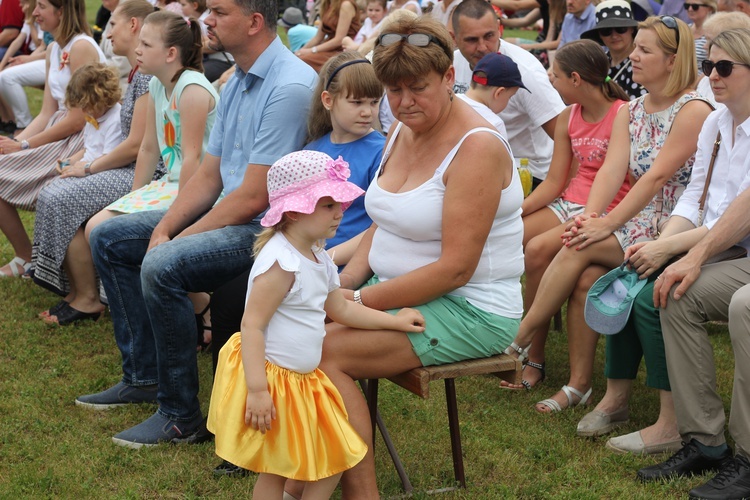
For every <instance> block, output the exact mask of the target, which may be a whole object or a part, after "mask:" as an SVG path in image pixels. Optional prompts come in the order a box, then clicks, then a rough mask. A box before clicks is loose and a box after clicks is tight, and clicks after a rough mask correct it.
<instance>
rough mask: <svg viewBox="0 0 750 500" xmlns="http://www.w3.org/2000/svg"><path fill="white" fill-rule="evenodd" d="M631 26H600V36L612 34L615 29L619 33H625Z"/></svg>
mask: <svg viewBox="0 0 750 500" xmlns="http://www.w3.org/2000/svg"><path fill="white" fill-rule="evenodd" d="M629 29H630V26H618V27H616V28H599V30H598V31H599V36H610V35H611V34H612V32H613V31H614V32H615V33H617V34H618V35H624V34H625V33H627V32H628V30H629Z"/></svg>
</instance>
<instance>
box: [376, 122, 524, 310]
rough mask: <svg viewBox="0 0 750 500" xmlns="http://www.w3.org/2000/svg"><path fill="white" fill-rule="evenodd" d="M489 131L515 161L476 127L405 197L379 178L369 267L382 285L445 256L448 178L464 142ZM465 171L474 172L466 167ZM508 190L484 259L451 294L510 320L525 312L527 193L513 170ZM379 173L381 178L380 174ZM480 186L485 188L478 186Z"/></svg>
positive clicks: (483, 253)
mask: <svg viewBox="0 0 750 500" xmlns="http://www.w3.org/2000/svg"><path fill="white" fill-rule="evenodd" d="M401 126H402V123H399V124H398V125H397V127H396V130H395V132H394V134H393V137H392V138H391V140H390V142H389V143H388V146H387V147H386V150H385V154H384V155H383V160H382V161H381V163H380V174H382V172H383V168H384V165H385V164H386V162H387V161H388V157H389V156H390V152H391V148H392V147H393V144H394V142H395V140H396V137H398V134H399V132H400V130H401ZM477 132H487V133H490V134H492V135H494V136H495V137H497V138H498V139H500V140H501V141H502V143H503V145H504V146H505V148H506V149H507V151H508V154H509V155H510V157H511V158H512V157H513V153H512V152H511V149H510V145H509V144H508V142H507V141H506V140H505V139H503V137H502V136H501V135H500V134H499V133H497V131H494V130H491V129H489V128H483V127H481V128H475V129H472V130H470V131H469V132H467V133H466V135H464V136H463V137H462V138H461V140H460V141H459V142H458V144H456V146H455V147H454V148H453V149H452V150H451V151H450V152H449V153H448V154H447V155H446V157H445V159H444V160H443V162H442V163H441V164H440V166H439V167H438V168H437V170H435V174H434V175H433V176H432V178H431V179H429V180H428V181H426V182H425V183H424V184H422V185H421V186H418V187H416V188H414V189H412V190H410V191H406V192H403V193H391V192H388V191H386V190H384V189H382V188H381V187H380V185H379V184H378V181H379V176H378V178H376V179H375V180H374V181H373V182H372V184H370V187H369V189H368V190H367V194H366V196H365V208H366V209H367V213H368V214H369V215H370V217H371V218H372V220H373V221H374V222H375V223H376V224H377V226H378V227H377V229H376V231H375V234H374V236H373V240H372V247H371V248H370V254H369V263H370V268H371V269H372V271H373V272H374V273H375V274H376V275H377V276H378V278H379V280H380V281H387V280H388V279H391V278H395V277H397V276H402V275H404V274H407V273H409V272H411V271H413V270H415V269H418V268H420V267H424V266H426V265H428V264H431V263H433V262H435V261H437V260H438V259H439V258H440V255H441V250H442V240H443V234H442V230H443V226H442V219H443V199H444V197H445V183H444V182H443V174H444V173H445V171H446V169H447V168H448V167H449V166H450V164H451V162H452V161H453V158H454V157H455V155H456V153H457V152H458V150H459V148H460V147H461V144H463V142H464V140H465V139H466V138H467V137H468V136H469V135H471V134H474V133H477ZM462 168H471V165H463V166H462ZM512 170H513V175H512V179H511V182H510V184H509V185H508V187H506V188H505V189H503V190H502V194H501V197H500V203H499V206H498V207H497V211H496V213H495V220H494V221H493V222H492V228H491V229H490V232H489V235H488V236H487V241H486V242H485V244H484V248H483V249H482V255H481V257H480V259H479V263H478V264H477V268H476V270H475V271H474V275H473V276H472V277H471V279H470V280H469V282H468V283H467V284H466V285H464V286H462V287H461V288H457V289H456V290H453V291H452V292H450V293H449V294H448V295H453V296H460V297H465V298H466V299H467V300H468V301H469V302H470V303H471V304H472V305H474V306H475V307H477V308H479V309H482V310H483V311H487V312H490V313H493V314H498V315H501V316H504V317H507V318H520V317H521V316H522V314H523V303H522V299H521V281H520V278H521V275H522V274H523V271H524V267H523V261H524V259H523V247H522V245H523V222H522V220H521V203H522V202H523V189H522V187H521V180H520V178H519V176H518V171H517V170H516V169H515V168H514V169H512ZM380 174H379V175H380ZM477 187H478V188H479V187H480V186H477Z"/></svg>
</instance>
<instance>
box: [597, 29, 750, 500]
mask: <svg viewBox="0 0 750 500" xmlns="http://www.w3.org/2000/svg"><path fill="white" fill-rule="evenodd" d="M708 48H709V54H710V56H709V58H708V59H706V60H705V61H703V73H704V74H705V75H706V77H707V78H708V79H709V80H710V82H711V87H712V88H713V90H714V94H715V96H716V101H717V102H719V103H722V104H724V105H725V106H726V107H725V108H722V109H721V110H718V111H716V112H715V113H712V114H711V116H709V117H708V118H707V119H706V121H705V123H704V124H703V128H702V130H701V132H700V136H699V138H698V152H697V154H696V161H695V165H694V166H693V172H692V177H691V179H690V184H688V186H687V188H686V189H685V192H684V193H683V194H682V196H680V199H679V201H678V202H677V205H676V206H675V209H674V210H673V211H672V214H671V217H670V219H669V222H668V224H667V225H666V226H665V227H664V230H663V231H662V232H661V235H660V236H659V239H657V240H654V241H648V242H639V243H635V244H634V245H632V246H631V247H629V248H628V249H627V251H626V252H625V259H626V260H628V262H629V263H630V266H631V267H632V269H634V270H635V271H637V272H638V274H639V275H640V276H641V277H642V278H643V279H648V281H649V283H648V284H647V285H646V286H645V287H644V288H643V289H642V290H641V291H640V293H639V294H638V296H637V297H636V299H635V301H634V304H633V309H632V311H631V321H630V323H629V324H628V326H626V328H625V329H624V330H623V331H622V332H620V333H618V334H616V335H613V336H611V339H610V337H607V361H608V366H607V368H606V371H607V376H608V383H607V387H608V391H607V395H605V397H604V399H602V402H601V403H599V407H598V409H597V410H594V413H596V412H597V411H598V410H601V411H602V412H603V413H607V414H610V415H612V413H613V410H614V413H619V414H621V415H626V414H627V406H628V396H629V393H630V387H631V385H632V381H633V379H635V375H636V373H637V371H638V365H639V363H640V361H641V357H642V356H643V357H645V359H646V365H647V367H648V379H647V385H649V386H652V384H651V383H650V381H651V380H652V379H654V380H656V379H659V380H662V382H661V383H662V384H663V387H664V388H665V389H663V390H668V389H669V378H670V376H669V375H668V374H667V366H666V360H665V349H664V340H663V339H662V329H661V323H660V318H659V309H658V308H657V307H654V300H653V292H654V284H655V282H657V281H658V280H660V279H661V276H660V274H661V271H662V268H663V267H664V266H666V264H667V263H668V262H669V260H670V259H673V258H674V257H676V256H678V255H680V254H683V253H685V252H687V251H688V250H690V249H691V248H692V247H693V246H694V245H695V244H696V243H698V241H699V240H700V239H701V238H702V237H703V236H704V235H705V234H706V233H707V232H708V229H709V228H710V227H712V226H713V225H714V223H715V222H716V221H717V220H718V219H719V217H720V216H721V215H722V213H723V212H724V211H725V210H726V208H727V207H728V206H729V205H730V204H731V203H732V201H733V200H734V199H735V198H736V197H737V196H738V195H739V194H740V193H742V191H744V190H745V189H747V187H748V186H749V185H750V182H749V179H750V177H748V173H750V160H748V157H749V156H750V137H748V134H747V133H746V132H745V131H746V130H747V129H748V127H750V101H748V99H747V96H748V95H749V94H750V30H748V29H737V30H729V31H723V32H722V33H720V34H718V35H717V36H716V37H715V38H714V39H713V41H711V42H709V46H708ZM717 142H718V143H719V144H718V145H717ZM729 179H733V181H729V182H728V180H729ZM701 200H703V201H702V202H701ZM741 245H742V246H743V247H747V246H748V241H747V240H745V241H743V242H742V243H741ZM743 253H744V252H743ZM662 305H663V304H662ZM672 342H675V340H674V339H673V340H672ZM671 349H672V348H671ZM615 353H617V354H616V359H615ZM670 353H671V351H670ZM670 355H671V354H670ZM649 360H651V361H649ZM610 361H611V363H612V364H616V365H617V366H618V372H617V373H613V371H612V367H611V366H610ZM709 365H711V364H710V363H703V364H702V366H694V367H692V368H691V369H692V370H701V373H702V370H705V369H708V370H709V372H707V373H702V374H701V376H700V377H699V378H700V379H701V380H706V381H708V380H710V379H712V377H713V376H714V373H713V371H711V370H710V369H709V368H707V367H708V366H709ZM711 366H712V365H711ZM670 375H671V377H672V379H673V380H674V381H676V380H678V379H679V380H683V381H684V380H685V376H684V375H683V376H679V375H681V374H675V373H671V374H670ZM618 378H619V379H620V380H617V379H618ZM610 379H611V380H610ZM683 384H684V382H683ZM697 392H698V391H696V393H697ZM708 392H709V391H700V394H701V395H704V394H708ZM669 394H670V397H669V398H666V399H665V398H662V413H663V414H664V413H667V412H668V413H670V414H672V415H674V406H673V405H672V404H671V400H672V398H671V393H669ZM667 404H670V406H669V407H667V408H665V405H667ZM683 408H684V407H683ZM684 411H690V412H691V413H695V412H697V411H698V410H697V408H691V409H685V410H684ZM679 415H681V414H678V418H677V419H671V420H670V422H669V423H670V426H671V429H670V430H669V434H671V435H673V436H674V438H675V439H674V444H673V446H674V449H673V451H677V449H679V448H680V444H679V443H680V441H681V438H680V433H679V432H678V427H677V424H678V420H679ZM683 437H684V436H683ZM639 439H640V436H639V435H638V433H633V434H628V435H625V436H621V437H617V438H612V439H610V440H609V442H608V443H607V446H608V447H610V448H613V449H615V450H625V451H633V450H632V449H631V448H632V447H633V446H632V445H633V444H635V445H637V443H638V442H639ZM684 441H685V442H687V441H689V439H688V438H685V439H684ZM666 449H667V447H664V446H661V447H650V448H649V447H647V448H646V449H644V452H645V453H649V452H656V451H664V450H666ZM727 498H728V497H727Z"/></svg>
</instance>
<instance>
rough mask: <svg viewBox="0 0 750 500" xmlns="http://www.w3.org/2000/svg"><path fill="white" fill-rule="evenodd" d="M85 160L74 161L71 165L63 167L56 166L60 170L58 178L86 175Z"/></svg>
mask: <svg viewBox="0 0 750 500" xmlns="http://www.w3.org/2000/svg"><path fill="white" fill-rule="evenodd" d="M86 163H87V162H85V161H78V162H76V163H74V164H73V165H67V166H65V167H58V171H59V172H60V178H62V179H65V178H66V177H85V176H86V170H84V168H83V167H84V165H86Z"/></svg>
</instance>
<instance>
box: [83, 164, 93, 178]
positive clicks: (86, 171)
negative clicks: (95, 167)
mask: <svg viewBox="0 0 750 500" xmlns="http://www.w3.org/2000/svg"><path fill="white" fill-rule="evenodd" d="M92 163H93V162H88V163H87V164H85V165H84V166H83V175H85V176H86V177H88V176H89V175H91V164H92Z"/></svg>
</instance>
